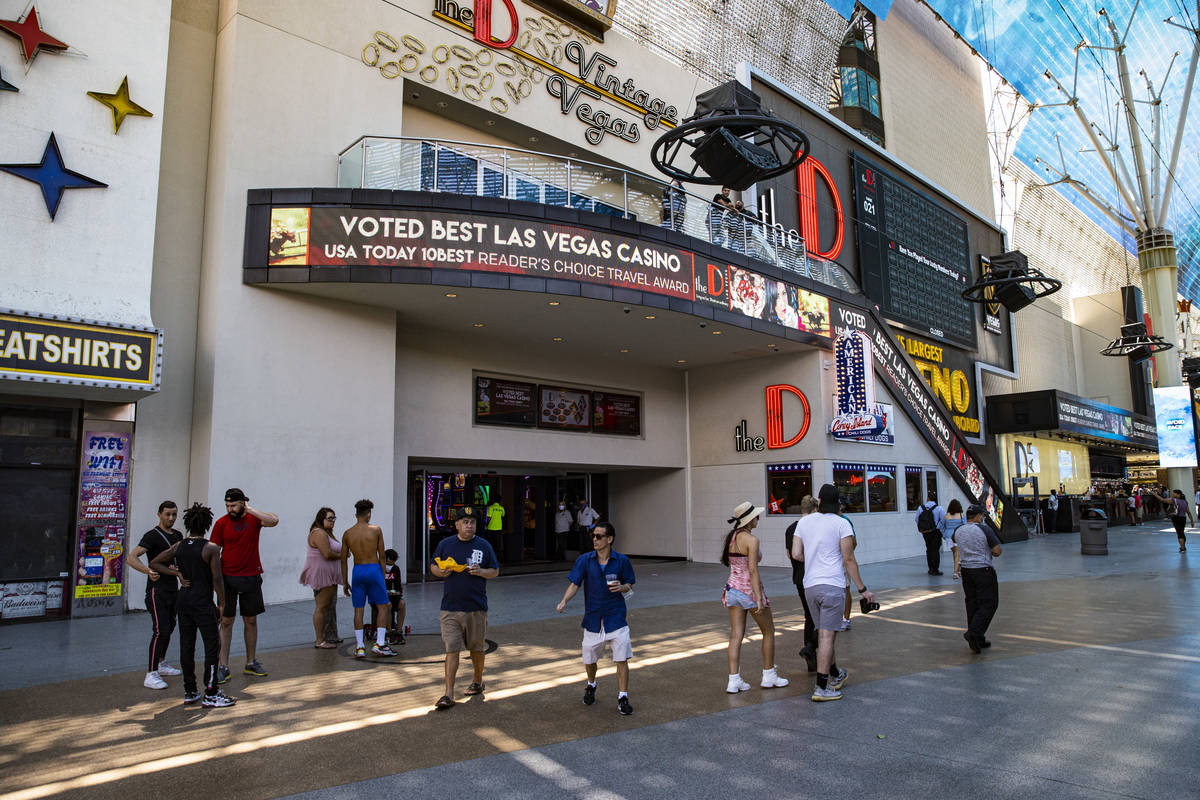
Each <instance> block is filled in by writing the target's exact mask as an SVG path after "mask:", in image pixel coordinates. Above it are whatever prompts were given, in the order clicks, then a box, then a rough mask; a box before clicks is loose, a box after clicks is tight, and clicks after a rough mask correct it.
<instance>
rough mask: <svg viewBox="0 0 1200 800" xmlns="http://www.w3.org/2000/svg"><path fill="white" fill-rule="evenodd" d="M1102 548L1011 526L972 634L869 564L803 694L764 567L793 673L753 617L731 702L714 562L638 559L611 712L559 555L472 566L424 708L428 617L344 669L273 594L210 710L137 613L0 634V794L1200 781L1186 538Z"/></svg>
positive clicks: (560, 793)
mask: <svg viewBox="0 0 1200 800" xmlns="http://www.w3.org/2000/svg"><path fill="white" fill-rule="evenodd" d="M1109 543H1110V550H1109V555H1108V556H1103V557H1101V556H1082V555H1080V553H1079V538H1078V536H1077V535H1068V534H1058V535H1053V536H1050V537H1047V538H1039V539H1034V540H1031V541H1028V542H1020V543H1013V544H1010V545H1006V546H1005V552H1004V555H1003V556H1002V557H1001V558H1000V559H998V561H997V570H998V572H999V575H1000V581H1001V584H1000V596H1001V606H1000V612H999V614H998V616H997V618H996V621H995V622H994V623H993V626H992V629H991V631H990V632H989V636H990V638H991V639H992V640H993V641H994V642H995V646H994V647H993V648H991V649H990V650H988V651H985V653H984V654H983V655H973V654H971V653H970V652H969V651H968V649H967V648H966V646H965V643H964V642H963V641H962V638H961V634H962V630H963V607H962V598H961V590H960V589H959V588H958V584H957V582H955V581H954V580H952V579H951V577H950V574H949V570H947V574H946V575H945V576H943V577H933V576H929V575H926V574H925V564H924V558H915V559H905V560H903V561H896V562H889V563H883V564H870V565H867V566H865V567H864V568H863V573H864V578H865V580H866V581H867V582H868V584H869V585H870V586H871V588H872V589H873V590H875V591H876V592H877V593H878V594H879V595H880V600H881V601H882V602H883V609H882V610H881V612H880V613H878V614H871V615H869V616H866V617H864V616H861V615H858V614H856V615H855V616H854V627H853V630H852V631H851V632H850V633H849V634H844V635H841V636H839V637H838V661H839V663H840V664H841V665H842V666H844V667H846V668H847V669H849V670H850V672H851V678H850V682H849V684H848V686H847V690H846V696H845V698H844V699H843V700H841V701H840V702H837V703H825V704H816V703H812V702H811V701H810V700H809V699H808V696H809V694H810V693H811V687H812V680H811V676H809V675H807V674H806V673H805V670H804V666H803V661H802V660H801V659H799V657H798V656H797V655H796V653H795V651H796V648H797V647H798V646H799V634H798V631H799V629H800V627H801V626H802V621H803V619H802V615H801V613H800V611H799V603H798V601H797V598H796V595H795V592H794V590H793V589H792V587H791V585H790V581H789V575H788V574H787V571H785V570H767V571H764V573H765V575H766V581H767V592H768V594H769V595H770V596H771V597H772V608H773V610H774V613H775V620H776V626H777V629H778V635H777V637H776V641H777V644H778V649H777V654H776V657H775V661H776V663H777V664H778V665H779V667H780V670H781V674H784V675H787V676H788V677H790V678H791V679H792V684H791V685H790V686H788V687H786V688H783V689H774V690H770V691H764V690H761V689H759V688H757V680H756V679H757V677H758V669H759V668H760V667H761V666H762V658H761V656H760V654H759V652H758V651H759V642H758V639H757V637H756V636H751V637H750V640H749V641H747V642H746V643H745V644H744V646H743V648H742V659H741V660H742V674H743V676H744V677H746V678H747V679H748V680H750V682H751V683H753V684H755V688H754V689H753V690H752V691H750V692H747V693H745V694H741V695H733V696H731V695H726V694H725V693H724V691H723V689H724V682H725V680H724V678H725V675H726V674H727V672H728V669H727V667H726V663H725V660H726V659H725V650H726V646H727V640H728V623H727V619H728V618H727V614H726V612H725V611H724V610H723V609H722V608H720V607H719V606H718V605H717V603H718V597H719V595H720V588H721V585H722V583H723V581H724V575H725V571H724V570H723V569H722V568H720V567H718V566H713V565H694V564H677V563H671V564H641V565H639V566H638V578H639V580H638V586H637V594H636V596H635V598H634V599H633V601H632V603H631V605H632V606H633V608H632V611H631V616H630V624H631V628H632V629H633V639H634V648H635V658H634V661H633V662H632V664H631V667H632V669H631V671H632V682H631V697H632V699H633V701H634V707H635V714H634V716H632V717H622V716H620V715H618V714H617V713H616V710H615V708H614V707H613V706H614V704H615V684H614V681H613V677H612V667H611V665H610V664H609V663H608V662H607V660H603V661H602V662H601V670H600V692H599V697H600V700H599V702H597V704H596V705H595V706H592V707H585V706H583V705H582V704H580V702H579V697H580V690H581V686H582V668H581V665H580V663H579V656H578V653H579V650H578V647H579V627H578V625H579V616H578V615H579V613H580V611H581V604H580V603H579V601H578V599H577V600H576V601H575V603H574V604H573V606H572V607H571V608H570V609H569V611H568V613H567V614H565V615H562V616H559V615H558V614H556V613H555V612H554V604H555V603H556V602H557V600H558V599H559V597H561V594H562V589H563V588H564V586H565V580H564V578H565V576H563V575H561V574H560V575H539V576H528V577H520V578H512V579H503V578H502V579H498V580H497V581H495V582H493V583H492V584H491V585H490V586H489V596H490V600H491V607H492V612H491V615H490V616H491V626H490V632H489V638H490V639H493V640H494V641H496V642H497V643H498V648H497V649H496V651H495V652H493V653H491V654H489V656H488V662H487V663H488V666H487V673H486V680H487V684H488V691H487V694H486V695H485V696H483V697H477V698H472V699H470V700H469V701H468V702H460V703H459V705H458V706H456V707H455V708H453V709H451V710H450V711H448V712H433V711H432V709H431V705H432V702H433V700H434V699H436V697H437V696H438V695H439V694H441V688H440V682H441V660H442V659H441V654H440V647H439V642H438V640H437V637H436V636H433V635H417V636H414V637H413V638H412V640H411V641H410V644H409V645H407V646H406V647H405V648H403V653H402V656H401V658H398V659H394V660H391V661H389V662H381V663H364V662H356V661H355V660H354V659H353V658H350V657H349V652H348V650H347V648H343V650H342V651H341V652H333V651H317V650H313V649H312V647H311V642H310V641H309V640H310V639H311V623H310V621H309V620H310V616H311V611H310V608H311V607H310V606H309V605H308V604H307V603H302V604H290V605H287V606H276V607H273V608H272V609H270V611H269V613H268V617H264V620H263V634H264V635H263V637H262V638H263V644H264V645H265V648H264V650H265V651H267V655H266V657H265V658H264V661H266V663H267V666H268V668H269V669H270V670H271V675H270V677H268V678H251V677H247V676H243V675H241V674H235V675H234V676H233V679H232V680H231V682H230V683H229V684H227V687H226V688H227V691H229V692H230V693H231V694H234V695H235V696H237V697H238V699H239V702H238V705H237V706H235V707H233V708H231V709H223V710H209V709H198V708H196V707H193V706H183V705H182V704H181V703H180V697H179V693H178V679H172V687H171V689H169V690H167V691H163V692H152V691H149V690H146V689H143V688H142V687H141V674H142V670H143V669H144V666H143V665H142V664H141V659H142V651H143V649H144V647H145V641H146V638H147V636H146V630H145V629H146V627H147V626H146V621H145V618H144V617H143V616H141V615H130V616H127V617H122V618H114V619H104V620H80V621H77V622H68V623H60V624H46V625H27V626H17V627H10V628H7V629H0V659H2V661H0V667H3V670H2V671H0V674H3V675H4V678H5V680H6V681H7V682H8V685H9V690H7V691H0V800H10V798H11V799H12V800H16V798H21V799H22V800H34V798H38V797H48V796H79V797H87V798H88V800H95V799H96V798H106V797H112V798H130V797H142V796H146V797H149V796H158V795H159V794H161V792H162V787H163V786H170V787H171V794H172V797H179V798H190V797H196V798H204V799H205V800H208V798H211V796H212V793H213V781H214V780H219V781H220V785H221V788H220V793H221V794H222V795H224V796H231V797H238V798H243V797H246V798H260V797H261V798H268V797H279V796H284V795H291V794H295V793H304V796H307V797H313V798H335V797H336V798H341V797H359V796H364V795H376V794H391V793H404V794H413V795H416V796H421V797H429V798H439V797H445V798H452V797H453V798H459V797H461V796H462V795H463V794H464V793H469V794H474V795H478V796H481V797H513V798H537V797H547V798H551V797H553V798H556V800H559V799H561V798H564V797H566V798H574V797H579V798H608V799H609V800H612V799H613V798H630V799H632V798H659V797H663V796H691V797H696V798H722V799H723V800H727V798H729V797H732V796H739V795H747V794H750V795H753V796H755V797H767V798H771V797H810V796H818V795H828V794H832V793H837V794H839V795H843V796H851V797H856V796H866V797H914V798H934V797H952V796H953V797H955V798H960V797H962V796H964V795H978V796H984V797H1014V798H1017V797H1029V796H1031V795H1033V794H1035V793H1050V792H1052V793H1054V795H1055V797H1056V800H1057V798H1062V797H1066V798H1075V797H1079V798H1084V797H1089V798H1092V797H1147V798H1150V797H1154V798H1159V797H1163V796H1168V797H1200V760H1198V759H1197V756H1196V752H1197V751H1196V747H1195V742H1196V741H1197V738H1198V736H1200V723H1198V722H1197V719H1196V715H1195V713H1194V711H1195V709H1196V708H1197V706H1198V701H1200V688H1197V687H1200V637H1198V636H1197V635H1196V631H1197V630H1198V628H1197V623H1198V622H1200V604H1198V602H1197V601H1198V600H1200V582H1198V581H1197V576H1200V570H1192V569H1191V568H1190V563H1191V559H1194V558H1200V555H1197V553H1200V541H1198V542H1196V544H1195V546H1194V547H1193V548H1192V549H1193V551H1194V552H1189V553H1186V554H1183V553H1178V552H1176V551H1177V546H1176V542H1175V537H1174V533H1173V531H1172V530H1171V529H1170V527H1169V526H1149V525H1147V526H1143V527H1141V528H1113V529H1111V530H1110V535H1109ZM413 589H414V590H413V591H411V592H410V609H411V611H410V615H411V616H412V623H411V624H413V626H414V630H418V631H422V630H424V631H429V632H430V633H432V628H433V625H434V620H436V607H437V600H438V598H439V593H438V591H437V589H438V587H437V586H436V585H431V586H429V587H413ZM342 610H343V626H344V627H347V628H348V626H346V622H345V620H346V615H345V611H346V608H345V607H343V609H342ZM268 618H269V619H270V621H271V624H270V625H267V620H268ZM236 638H237V634H236V632H235V639H236ZM122 647H124V648H125V649H126V650H127V651H130V652H122ZM77 650H86V651H87V652H84V653H78V652H76V651H77ZM172 658H174V653H172ZM63 660H66V661H69V666H66V667H63V666H59V665H58V664H57V662H59V661H63ZM237 663H238V662H237V660H236V658H235V660H234V665H235V666H236V665H237ZM235 672H237V671H236V670H235ZM14 673H16V674H14ZM114 673H116V674H114ZM464 677H465V673H463V676H462V677H460V686H459V689H460V691H461V688H462V685H464V684H465V682H466V681H465V680H463V678H464ZM467 680H469V678H467ZM54 681H60V682H57V683H54ZM14 685H17V686H20V687H23V688H19V689H14V688H12V687H13V686H14Z"/></svg>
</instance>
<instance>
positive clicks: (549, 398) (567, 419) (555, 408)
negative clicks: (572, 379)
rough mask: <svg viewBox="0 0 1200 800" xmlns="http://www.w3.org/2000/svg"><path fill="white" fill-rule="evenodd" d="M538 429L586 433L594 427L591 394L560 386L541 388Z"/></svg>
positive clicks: (539, 388)
mask: <svg viewBox="0 0 1200 800" xmlns="http://www.w3.org/2000/svg"><path fill="white" fill-rule="evenodd" d="M538 390H539V393H540V395H541V397H540V403H539V407H538V427H539V428H558V429H560V430H568V431H586V430H590V429H591V427H592V404H591V393H590V392H585V391H579V390H577V389H567V388H563V387H559V386H539V387H538Z"/></svg>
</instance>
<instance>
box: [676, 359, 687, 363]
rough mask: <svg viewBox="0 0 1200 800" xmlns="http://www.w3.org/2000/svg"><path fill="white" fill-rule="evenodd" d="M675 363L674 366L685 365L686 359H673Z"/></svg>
mask: <svg viewBox="0 0 1200 800" xmlns="http://www.w3.org/2000/svg"><path fill="white" fill-rule="evenodd" d="M675 363H676V364H686V363H687V359H686V358H677V359H675Z"/></svg>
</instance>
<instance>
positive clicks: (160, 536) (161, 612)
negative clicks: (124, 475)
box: [128, 500, 183, 689]
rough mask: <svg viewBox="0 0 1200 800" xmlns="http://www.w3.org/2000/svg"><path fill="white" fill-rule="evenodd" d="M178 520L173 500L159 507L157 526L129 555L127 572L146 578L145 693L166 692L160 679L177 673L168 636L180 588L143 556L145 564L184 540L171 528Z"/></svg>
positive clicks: (173, 619)
mask: <svg viewBox="0 0 1200 800" xmlns="http://www.w3.org/2000/svg"><path fill="white" fill-rule="evenodd" d="M178 516H179V507H178V506H176V505H175V501H174V500H164V501H162V502H161V503H159V504H158V524H157V525H155V526H154V527H153V528H151V529H150V530H148V531H146V532H145V533H144V534H142V539H141V541H140V542H138V545H137V547H135V548H133V552H131V553H130V554H129V556H130V558H129V562H128V563H129V568H130V569H132V570H134V571H136V572H141V573H144V574H145V575H146V611H147V612H148V613H149V614H150V624H151V625H152V626H153V627H154V632H153V633H152V634H151V636H150V661H149V664H148V666H147V667H146V679H145V680H144V681H142V685H143V686H145V687H146V688H147V689H165V688H167V682H166V681H164V680H163V678H162V676H164V675H178V674H179V670H177V669H175V668H174V667H172V666H171V665H170V664H168V663H167V662H166V658H167V645H169V644H170V643H171V633H172V631H174V630H175V598H176V596H177V594H176V593H177V591H178V589H179V584H177V583H176V582H175V578H174V577H172V576H171V575H160V574H159V573H158V572H156V571H155V570H153V569H151V568H150V567H148V566H145V565H144V564H142V556H143V555H144V556H146V563H147V564H148V563H149V562H151V561H153V560H154V559H155V557H156V556H157V555H158V554H159V553H161V552H163V551H164V550H167V549H169V548H170V547H171V545H173V544H176V543H177V542H180V541H182V540H183V534H182V533H180V532H179V531H177V530H175V528H174V525H175V520H176V518H177V517H178Z"/></svg>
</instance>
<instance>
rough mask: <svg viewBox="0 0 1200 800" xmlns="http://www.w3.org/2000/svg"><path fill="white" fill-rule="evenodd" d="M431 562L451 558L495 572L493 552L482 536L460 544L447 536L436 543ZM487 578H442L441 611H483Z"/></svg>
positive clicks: (456, 574)
mask: <svg viewBox="0 0 1200 800" xmlns="http://www.w3.org/2000/svg"><path fill="white" fill-rule="evenodd" d="M433 558H434V560H437V559H440V558H453V559H454V560H455V561H456V562H457V563H459V564H470V563H472V562H474V563H476V564H478V565H479V567H480V569H497V568H499V566H500V562H499V561H497V560H496V551H495V550H493V549H492V546H491V545H490V544H488V541H487V539H484V538H483V537H482V536H473V537H471V538H470V539H468V540H467V541H465V542H464V541H463V540H462V539H460V538H458V536H457V535H455V536H447V537H446V538H445V539H442V540H441V541H440V542H438V546H437V549H436V550H434V551H433ZM487 607H488V604H487V579H486V578H481V577H479V576H478V575H472V574H471V573H470V572H467V571H466V570H463V571H462V572H450V573H449V574H448V575H447V576H446V578H445V579H444V584H443V593H442V606H441V608H442V611H487Z"/></svg>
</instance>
